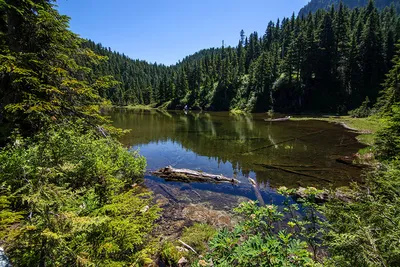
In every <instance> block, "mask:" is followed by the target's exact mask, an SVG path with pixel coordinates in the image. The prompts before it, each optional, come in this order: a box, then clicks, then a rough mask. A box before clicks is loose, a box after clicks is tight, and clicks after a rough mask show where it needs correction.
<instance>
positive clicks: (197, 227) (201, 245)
mask: <svg viewBox="0 0 400 267" xmlns="http://www.w3.org/2000/svg"><path fill="white" fill-rule="evenodd" d="M216 233H217V230H216V229H215V228H214V227H212V226H211V225H208V224H203V223H196V224H194V225H193V226H191V227H186V228H185V229H184V230H183V234H182V237H181V240H182V241H183V242H185V243H186V244H188V245H189V246H191V247H193V248H194V250H196V252H197V253H199V254H202V253H205V252H206V251H207V249H208V242H209V241H210V240H211V239H212V238H213V237H214V236H215V234H216Z"/></svg>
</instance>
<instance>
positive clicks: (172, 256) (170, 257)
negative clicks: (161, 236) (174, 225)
mask: <svg viewBox="0 0 400 267" xmlns="http://www.w3.org/2000/svg"><path fill="white" fill-rule="evenodd" d="M184 255H185V253H184V252H181V251H178V249H177V248H176V245H175V244H174V243H172V242H170V241H166V242H164V244H163V246H162V248H161V252H160V257H161V259H162V261H163V263H164V264H166V265H167V266H177V265H178V261H179V260H180V259H181V258H182V257H183V256H184Z"/></svg>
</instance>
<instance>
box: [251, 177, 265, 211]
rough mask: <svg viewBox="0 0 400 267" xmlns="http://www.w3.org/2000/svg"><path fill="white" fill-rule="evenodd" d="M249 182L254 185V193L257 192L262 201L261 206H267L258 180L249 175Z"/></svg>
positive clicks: (259, 200) (259, 199)
mask: <svg viewBox="0 0 400 267" xmlns="http://www.w3.org/2000/svg"><path fill="white" fill-rule="evenodd" d="M249 182H250V183H251V185H252V186H253V189H254V193H255V194H256V197H257V199H258V202H260V205H261V206H265V202H264V199H263V198H262V196H261V192H260V188H259V187H258V184H257V182H256V181H255V180H253V179H251V178H250V177H249Z"/></svg>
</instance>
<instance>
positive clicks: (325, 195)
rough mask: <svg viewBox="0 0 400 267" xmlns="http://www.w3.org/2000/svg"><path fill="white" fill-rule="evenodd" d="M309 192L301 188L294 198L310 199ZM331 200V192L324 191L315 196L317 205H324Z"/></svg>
mask: <svg viewBox="0 0 400 267" xmlns="http://www.w3.org/2000/svg"><path fill="white" fill-rule="evenodd" d="M308 190H309V189H307V188H304V187H299V188H298V189H297V190H296V192H295V193H294V196H293V197H294V198H303V199H305V198H308V195H309V193H308ZM328 200H329V192H328V191H326V190H324V191H323V192H320V193H317V194H316V195H315V202H317V203H324V202H327V201H328Z"/></svg>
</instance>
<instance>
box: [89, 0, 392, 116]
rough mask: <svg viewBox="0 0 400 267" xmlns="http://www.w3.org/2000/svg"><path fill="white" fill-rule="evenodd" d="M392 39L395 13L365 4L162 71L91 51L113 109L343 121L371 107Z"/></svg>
mask: <svg viewBox="0 0 400 267" xmlns="http://www.w3.org/2000/svg"><path fill="white" fill-rule="evenodd" d="M378 2H379V1H378ZM399 38H400V19H399V17H398V16H397V14H396V10H395V8H394V7H393V6H392V7H391V8H387V9H385V10H384V11H382V12H379V11H378V9H377V8H376V7H375V6H374V2H373V1H370V2H369V4H368V5H367V6H366V7H365V8H360V9H354V10H351V9H349V8H348V7H346V6H345V5H343V4H340V5H339V6H338V7H337V8H336V9H332V10H329V11H325V10H319V11H317V12H316V13H315V14H309V15H307V16H306V17H300V16H298V17H295V16H294V15H293V16H292V17H291V18H283V19H282V20H279V19H278V20H277V22H272V21H271V22H269V23H268V26H267V29H266V31H265V33H264V34H262V35H259V34H258V33H256V32H254V33H251V34H250V35H249V36H246V35H245V33H244V32H243V31H242V32H241V35H240V40H239V44H238V46H236V47H233V48H232V47H222V48H219V49H208V50H203V51H200V52H199V53H197V54H195V55H192V56H189V57H187V58H185V59H184V60H183V61H182V62H179V63H178V64H177V65H175V66H171V67H168V68H167V67H165V66H155V65H149V64H146V63H144V62H142V63H140V62H137V61H131V60H128V59H127V58H126V57H125V56H123V55H122V56H121V55H118V54H115V53H114V54H113V53H111V52H110V51H109V50H106V49H101V47H99V46H94V44H91V47H92V48H93V49H95V51H96V52H98V53H100V54H104V55H108V56H109V57H110V58H111V60H110V61H109V62H108V63H106V65H105V66H102V67H100V68H103V71H102V73H103V74H113V75H116V77H117V79H119V80H120V81H122V82H123V83H122V85H120V86H119V87H117V89H112V90H114V91H110V92H107V94H106V95H107V96H108V98H109V99H111V100H112V101H113V103H114V104H117V105H120V104H124V105H126V104H149V103H156V104H158V105H161V104H163V103H165V106H168V107H169V108H179V107H182V106H184V105H185V104H188V105H189V106H190V107H192V108H201V109H212V110H229V109H241V110H246V111H267V110H275V111H283V112H335V113H336V112H337V113H344V112H346V111H348V110H352V109H354V108H356V107H358V106H360V105H361V103H362V102H363V101H364V100H365V99H366V98H367V97H368V99H369V101H370V104H371V105H372V104H374V103H375V102H376V100H377V98H378V92H379V90H380V89H381V84H382V82H383V81H384V78H385V73H387V71H388V70H389V69H390V68H391V65H392V63H391V60H392V58H393V55H394V48H395V42H396V40H398V39H399ZM133 66H135V67H133ZM107 69H108V70H110V71H111V73H110V72H109V71H104V70H107ZM130 74H137V75H135V76H131V75H130Z"/></svg>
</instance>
